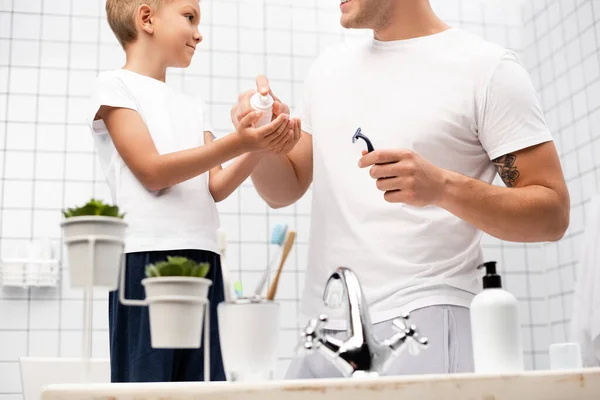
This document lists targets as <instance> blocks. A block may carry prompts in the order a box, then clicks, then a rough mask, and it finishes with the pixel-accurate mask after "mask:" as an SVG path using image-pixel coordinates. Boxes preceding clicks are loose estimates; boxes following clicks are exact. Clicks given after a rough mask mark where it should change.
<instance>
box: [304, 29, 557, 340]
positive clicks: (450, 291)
mask: <svg viewBox="0 0 600 400" xmlns="http://www.w3.org/2000/svg"><path fill="white" fill-rule="evenodd" d="M297 114H298V115H299V116H300V117H301V119H302V128H303V130H304V131H305V132H307V133H309V134H311V135H312V139H313V157H314V161H313V163H314V172H313V176H314V181H313V199H312V218H311V230H310V239H309V255H308V266H307V270H306V281H305V288H304V293H303V299H302V307H301V314H302V318H303V319H304V318H315V317H316V316H317V315H319V314H320V313H322V312H325V313H326V314H328V315H329V316H330V320H331V323H329V326H330V327H331V328H334V329H335V328H341V327H343V326H344V324H343V322H342V321H343V320H344V319H345V318H344V314H343V312H344V310H343V307H340V308H338V309H333V310H332V309H330V308H324V306H323V289H324V285H325V283H326V281H327V279H328V277H329V276H330V274H331V273H332V272H333V271H334V270H335V268H336V267H338V266H345V267H349V268H351V269H352V270H354V272H355V273H356V274H357V275H358V278H359V280H360V283H361V284H362V289H363V292H364V294H365V296H366V299H367V301H368V304H369V306H370V311H371V317H372V322H374V323H375V322H380V321H384V320H388V319H391V318H395V317H397V316H399V315H400V314H401V313H402V312H407V311H408V312H410V311H412V310H415V309H417V308H421V307H425V306H430V305H436V304H451V305H460V306H469V305H470V302H471V300H472V298H473V295H474V293H476V292H477V291H478V290H479V289H480V284H479V283H478V277H479V272H478V271H477V270H476V267H477V265H478V264H480V263H481V262H482V261H483V257H482V250H481V246H480V239H481V236H482V233H481V231H479V230H478V229H476V228H475V227H474V226H472V225H470V224H469V223H467V222H465V221H463V220H461V219H460V218H458V217H456V216H454V215H453V214H451V213H449V212H447V211H445V210H444V209H441V208H438V207H433V206H428V207H423V208H416V207H411V206H408V205H405V204H391V203H388V202H386V201H385V200H384V198H383V192H381V191H379V190H378V189H377V187H376V184H375V180H374V179H373V178H371V177H370V175H369V169H368V168H366V169H360V168H359V167H358V166H357V162H358V160H359V158H360V157H361V151H362V150H363V149H366V146H365V144H364V142H363V141H358V142H357V143H354V144H353V143H352V136H353V134H354V132H355V131H356V130H357V128H359V127H360V128H361V129H362V132H363V133H364V134H365V135H366V136H367V137H369V138H370V139H371V141H372V143H373V146H374V147H375V149H410V150H413V151H414V152H416V153H418V154H420V155H421V156H422V157H424V158H425V159H426V160H428V161H429V162H431V163H433V164H435V165H437V166H439V167H441V168H444V169H448V170H451V171H455V172H459V173H461V174H463V175H466V176H469V177H473V178H476V179H479V180H482V181H484V182H488V183H491V182H492V181H493V179H494V177H495V175H496V173H497V170H496V167H495V166H494V165H493V163H492V162H491V161H490V160H493V159H495V158H497V157H499V156H502V155H504V154H507V153H510V152H514V151H517V150H520V149H523V148H526V147H529V146H532V145H536V144H539V143H543V142H547V141H551V140H552V136H551V134H550V132H549V130H548V128H547V126H546V123H545V121H544V116H543V113H542V111H541V107H540V105H539V103H538V100H537V96H536V93H535V90H534V88H533V85H532V83H531V81H530V78H529V76H528V74H527V72H526V71H525V69H524V68H523V67H522V65H521V64H520V63H519V61H518V60H517V58H516V56H515V55H514V54H513V53H512V52H510V51H508V50H505V49H502V48H500V47H498V46H496V45H494V44H491V43H489V42H486V41H484V40H483V39H480V38H479V37H476V36H474V35H471V34H469V33H466V32H464V31H462V30H459V29H450V30H447V31H445V32H442V33H439V34H435V35H431V36H426V37H420V38H415V39H409V40H401V41H391V42H381V41H377V40H374V39H369V40H367V41H366V42H364V43H360V44H345V45H343V46H340V47H337V48H334V49H332V50H331V51H328V52H327V53H325V54H324V55H322V56H321V57H320V58H319V59H318V60H317V61H316V63H315V64H314V65H313V67H312V69H311V71H310V73H309V76H308V78H307V80H306V82H305V90H304V97H303V100H302V103H301V105H300V106H299V108H298V110H297ZM498 261H500V260H498Z"/></svg>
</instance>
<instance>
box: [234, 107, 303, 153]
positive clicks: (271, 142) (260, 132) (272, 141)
mask: <svg viewBox="0 0 600 400" xmlns="http://www.w3.org/2000/svg"><path fill="white" fill-rule="evenodd" d="M260 115H261V112H260V111H253V112H251V113H248V114H247V115H246V116H245V117H244V118H242V120H241V121H240V123H239V125H238V127H237V133H238V135H239V136H240V139H241V141H242V147H243V148H244V149H245V150H246V151H278V150H281V149H284V148H286V144H287V142H288V141H290V138H293V137H294V136H295V133H294V129H293V128H294V122H293V121H291V120H290V117H289V115H288V114H279V115H278V116H277V118H275V119H274V120H273V121H271V122H270V123H268V124H267V125H264V126H261V127H260V128H255V127H254V124H255V123H256V122H258V120H259V118H260Z"/></svg>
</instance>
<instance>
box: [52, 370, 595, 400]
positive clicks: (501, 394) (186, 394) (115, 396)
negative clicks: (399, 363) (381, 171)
mask: <svg viewBox="0 0 600 400" xmlns="http://www.w3.org/2000/svg"><path fill="white" fill-rule="evenodd" d="M284 396H285V400H318V399H327V400H354V399H356V400H383V399H386V400H387V399H389V400H392V399H393V400H398V399H401V400H445V399H448V400H467V399H468V400H521V399H522V400H598V399H600V368H594V369H591V368H590V369H582V370H577V371H569V372H566V371H527V372H523V373H521V374H511V375H494V376H492V375H476V374H453V375H418V376H398V377H380V378H363V379H319V380H295V381H270V382H266V383H231V382H210V383H202V382H193V383H121V384H76V385H50V386H48V387H46V388H45V390H44V391H43V394H42V399H43V400H58V399H60V400H71V399H73V400H75V399H77V400H159V399H160V400H166V399H171V400H183V399H185V400H191V399H202V400H275V399H283V398H284Z"/></svg>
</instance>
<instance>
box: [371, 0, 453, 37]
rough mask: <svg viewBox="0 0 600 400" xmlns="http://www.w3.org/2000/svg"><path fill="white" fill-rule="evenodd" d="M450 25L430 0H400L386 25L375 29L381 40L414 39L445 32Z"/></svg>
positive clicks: (375, 33)
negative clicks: (436, 10)
mask: <svg viewBox="0 0 600 400" xmlns="http://www.w3.org/2000/svg"><path fill="white" fill-rule="evenodd" d="M449 28H450V26H449V25H448V24H446V23H445V22H444V21H442V20H441V19H439V18H438V16H437V15H435V13H434V12H433V10H432V9H431V5H430V4H429V1H428V0H416V1H398V2H397V6H396V9H395V10H394V12H393V15H391V16H390V18H389V20H388V22H387V24H386V26H384V27H381V28H380V29H374V30H373V35H374V37H375V39H377V40H381V41H391V40H405V39H413V38H417V37H421V36H429V35H433V34H435V33H440V32H443V31H445V30H447V29H449Z"/></svg>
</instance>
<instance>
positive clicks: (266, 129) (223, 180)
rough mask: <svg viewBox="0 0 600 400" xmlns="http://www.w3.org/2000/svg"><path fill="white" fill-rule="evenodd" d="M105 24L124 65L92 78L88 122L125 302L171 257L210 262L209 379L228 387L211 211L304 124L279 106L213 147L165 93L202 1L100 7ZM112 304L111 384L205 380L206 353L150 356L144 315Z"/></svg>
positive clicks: (192, 112) (123, 0)
mask: <svg viewBox="0 0 600 400" xmlns="http://www.w3.org/2000/svg"><path fill="white" fill-rule="evenodd" d="M106 14H107V18H108V22H109V25H110V27H111V29H112V30H113V32H114V33H115V36H116V37H117V39H118V40H119V42H120V43H121V45H122V47H123V48H124V50H125V53H126V56H127V60H126V63H125V66H124V67H123V69H119V70H115V71H110V72H104V73H102V74H100V75H99V77H98V79H97V82H96V88H95V92H94V94H93V96H92V105H91V106H92V108H91V110H90V115H89V117H90V127H91V129H92V132H93V136H94V140H95V142H96V143H95V144H96V149H97V151H98V154H99V157H100V161H101V164H102V168H103V170H104V173H105V175H106V178H107V182H108V184H109V186H110V189H111V194H112V197H113V201H114V202H115V203H116V204H118V205H119V207H120V208H121V209H122V210H123V211H124V212H125V213H126V221H127V223H128V224H129V226H128V229H127V236H126V239H125V253H126V263H127V267H128V268H127V276H126V283H125V285H126V286H125V287H126V296H127V297H129V298H138V299H142V298H144V290H143V288H142V286H141V284H140V282H141V280H142V279H143V278H144V269H145V268H144V267H145V266H146V265H147V264H149V263H155V262H157V261H160V260H164V259H166V256H167V255H177V256H184V257H187V258H190V259H193V260H195V261H197V262H208V263H210V265H211V268H210V272H209V275H208V276H207V278H208V279H211V280H212V282H213V284H212V285H211V287H210V291H209V295H208V296H209V300H210V318H211V331H210V335H211V337H210V340H211V349H210V359H211V377H210V378H211V380H225V374H224V371H223V366H222V361H221V355H220V343H219V335H218V331H217V320H216V307H217V304H218V303H219V302H221V301H223V299H224V292H223V281H222V275H221V270H220V262H219V257H218V254H217V253H218V247H217V239H216V232H217V229H218V227H219V218H218V214H217V209H216V205H215V201H217V202H218V201H221V200H223V199H225V198H227V197H228V196H229V195H230V194H231V193H232V192H233V191H234V190H235V189H236V188H237V187H238V186H239V185H240V184H241V183H242V182H243V181H244V180H245V179H246V178H247V177H248V176H249V174H250V172H251V171H252V169H253V168H254V166H256V164H257V163H258V162H259V161H260V159H261V157H262V156H263V155H264V154H266V153H267V152H274V153H281V152H287V151H289V150H290V149H291V148H292V147H293V146H294V145H295V143H296V142H297V141H298V140H299V137H300V132H301V131H300V124H299V122H298V121H295V120H293V119H290V117H289V115H288V114H286V113H283V112H281V111H282V110H287V108H286V107H284V106H282V105H281V104H280V103H278V102H277V103H276V104H275V106H274V114H275V117H274V119H273V121H272V122H271V123H269V124H268V125H265V126H263V127H260V128H254V126H253V124H254V123H255V122H257V121H258V119H259V116H260V114H259V113H250V114H249V115H248V116H247V117H246V118H244V119H243V120H242V122H241V124H240V125H239V127H238V128H237V130H236V132H233V133H231V134H229V135H227V136H225V137H223V138H222V139H219V140H214V139H215V138H214V137H213V135H212V133H211V132H210V129H209V128H208V127H207V126H206V121H205V117H204V112H205V109H204V107H203V104H202V103H201V102H200V101H196V100H194V99H192V98H188V97H185V96H183V95H181V94H179V93H176V92H175V91H174V90H173V89H172V88H170V87H169V86H168V85H167V84H166V83H165V76H166V69H167V68H168V67H181V68H184V67H187V66H188V65H189V64H190V62H191V60H192V56H193V54H194V51H195V48H196V45H197V44H198V43H200V42H201V40H202V36H201V35H200V32H199V31H198V24H199V21H200V9H199V5H198V0H107V2H106ZM238 156H240V157H239V158H238V159H237V160H236V161H235V162H234V163H233V164H232V165H231V166H229V167H228V168H225V169H222V168H221V166H220V164H221V163H223V162H226V161H228V160H231V159H233V158H235V157H238ZM207 175H208V176H207ZM118 298H119V296H118V292H116V291H115V292H111V293H110V294H109V333H110V354H111V357H110V358H111V380H112V382H153V381H157V382H168V381H200V380H203V374H204V371H203V352H204V349H202V348H201V349H192V350H187V349H161V350H155V349H152V347H151V345H150V328H149V321H148V311H147V309H146V308H144V307H125V306H123V305H121V304H120V303H119V300H118Z"/></svg>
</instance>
